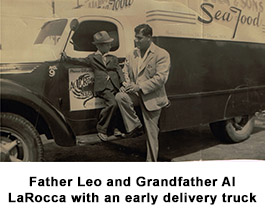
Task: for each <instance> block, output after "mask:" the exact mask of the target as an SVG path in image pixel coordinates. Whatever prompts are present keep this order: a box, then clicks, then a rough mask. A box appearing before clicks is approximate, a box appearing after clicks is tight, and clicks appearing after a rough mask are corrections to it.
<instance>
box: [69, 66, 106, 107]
mask: <svg viewBox="0 0 275 220" xmlns="http://www.w3.org/2000/svg"><path fill="white" fill-rule="evenodd" d="M69 93H70V95H69V96H70V110H71V111H81V110H89V109H97V108H102V107H104V105H105V103H104V100H103V99H101V98H97V97H95V94H94V73H93V72H92V70H91V69H90V68H70V69H69Z"/></svg>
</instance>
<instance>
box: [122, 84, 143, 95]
mask: <svg viewBox="0 0 275 220" xmlns="http://www.w3.org/2000/svg"><path fill="white" fill-rule="evenodd" d="M125 88H126V92H127V93H136V92H138V91H139V90H140V87H139V85H137V84H135V83H133V82H132V83H129V84H128V85H127V86H126V87H125Z"/></svg>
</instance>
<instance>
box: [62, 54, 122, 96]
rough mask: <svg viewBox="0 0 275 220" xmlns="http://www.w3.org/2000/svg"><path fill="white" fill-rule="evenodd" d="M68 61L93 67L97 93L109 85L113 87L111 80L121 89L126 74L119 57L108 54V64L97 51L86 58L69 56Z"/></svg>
mask: <svg viewBox="0 0 275 220" xmlns="http://www.w3.org/2000/svg"><path fill="white" fill-rule="evenodd" d="M66 61H68V62H70V63H74V64H78V65H85V66H88V67H90V68H92V70H93V72H94V80H95V81H94V92H95V93H98V92H101V91H103V90H104V89H106V88H108V87H109V88H110V86H111V87H112V85H111V84H110V81H111V82H112V83H113V85H114V87H115V88H116V89H119V88H120V85H121V83H122V82H123V81H124V74H123V72H122V70H121V68H120V66H119V63H118V59H117V57H116V56H113V55H107V56H106V65H105V64H104V62H103V59H102V55H101V54H97V53H94V54H90V55H89V56H88V57H86V58H71V57H68V58H67V59H66ZM109 80H110V81H109ZM108 81H109V82H108ZM110 89H112V88H110Z"/></svg>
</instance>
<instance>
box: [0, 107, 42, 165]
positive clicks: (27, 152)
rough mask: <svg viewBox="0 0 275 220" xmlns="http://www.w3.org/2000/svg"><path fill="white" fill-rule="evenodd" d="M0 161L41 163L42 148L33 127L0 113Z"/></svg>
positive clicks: (15, 116)
mask: <svg viewBox="0 0 275 220" xmlns="http://www.w3.org/2000/svg"><path fill="white" fill-rule="evenodd" d="M0 119H1V120H0V122H1V128H0V132H1V140H0V141H1V142H0V152H1V158H0V161H11V162H23V161H42V160H43V146H42V142H41V138H40V136H39V134H38V132H37V130H36V129H35V128H34V126H33V125H32V124H31V123H30V122H29V121H28V120H26V119H25V118H23V117H21V116H19V115H16V114H12V113H3V112H2V113H1V114H0Z"/></svg>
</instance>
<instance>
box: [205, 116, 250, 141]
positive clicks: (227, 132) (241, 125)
mask: <svg viewBox="0 0 275 220" xmlns="http://www.w3.org/2000/svg"><path fill="white" fill-rule="evenodd" d="M254 123H255V117H254V116H252V117H251V116H239V117H235V118H232V119H228V120H225V121H218V122H214V123H211V124H210V129H211V131H212V133H213V134H214V136H216V137H217V138H218V139H219V140H221V141H223V142H227V143H238V142H241V141H244V140H246V139H248V138H249V137H250V135H251V133H252V131H253V128H254Z"/></svg>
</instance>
